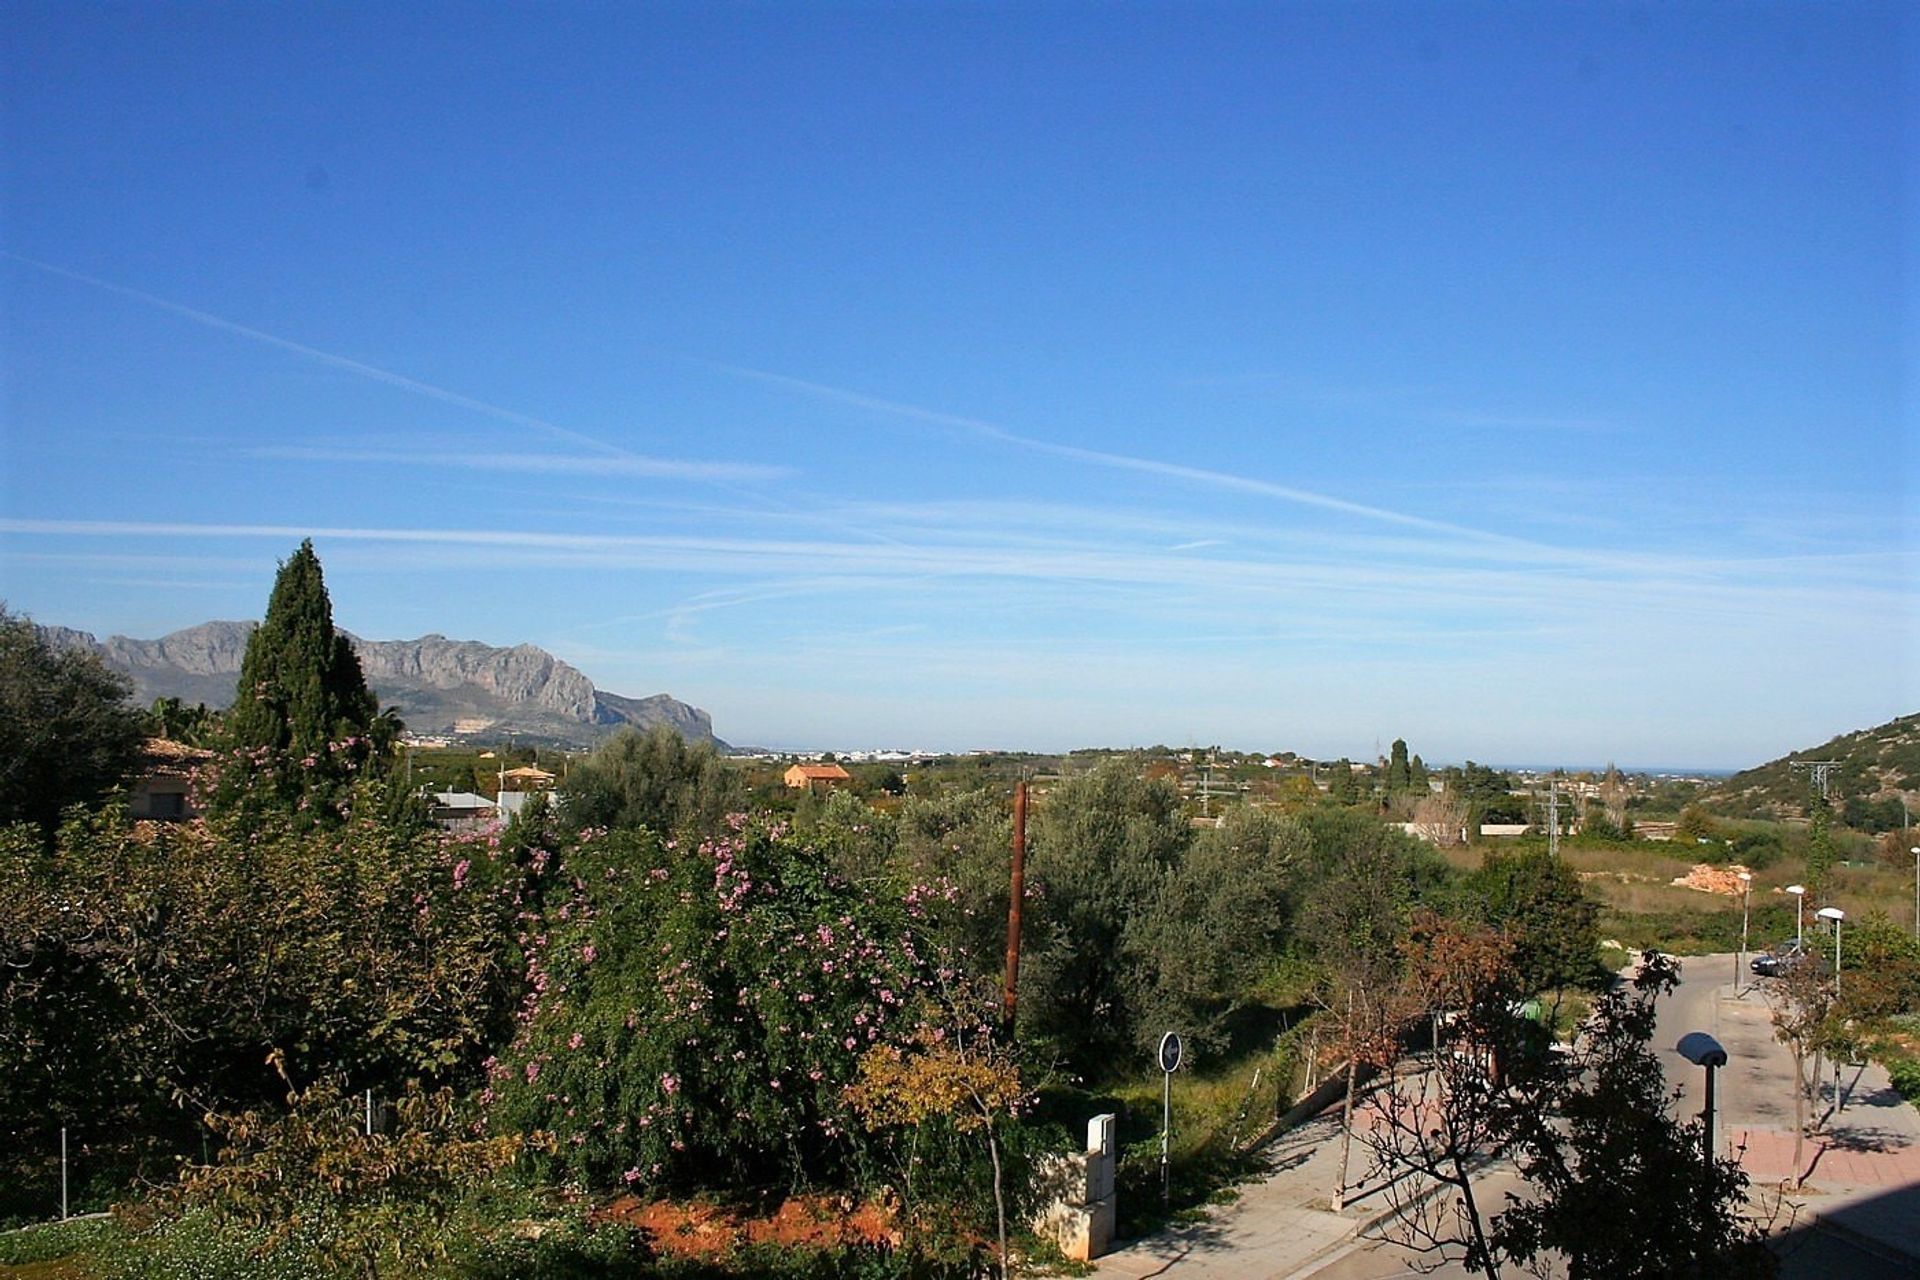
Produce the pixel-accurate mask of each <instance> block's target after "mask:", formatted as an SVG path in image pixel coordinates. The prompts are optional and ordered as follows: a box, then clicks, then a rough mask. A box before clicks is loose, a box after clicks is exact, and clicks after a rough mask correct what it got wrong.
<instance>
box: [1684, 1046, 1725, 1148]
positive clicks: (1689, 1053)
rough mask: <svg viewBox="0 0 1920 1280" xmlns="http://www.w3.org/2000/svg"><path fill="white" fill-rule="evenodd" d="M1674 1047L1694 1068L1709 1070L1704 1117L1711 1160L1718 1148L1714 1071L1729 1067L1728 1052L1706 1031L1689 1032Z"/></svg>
mask: <svg viewBox="0 0 1920 1280" xmlns="http://www.w3.org/2000/svg"><path fill="white" fill-rule="evenodd" d="M1673 1047H1674V1049H1675V1050H1677V1051H1678V1052H1679V1054H1680V1056H1681V1057H1683V1058H1685V1059H1686V1060H1687V1061H1688V1062H1691V1063H1692V1064H1693V1065H1694V1066H1696V1067H1705V1068H1706V1069H1707V1109H1706V1111H1705V1112H1704V1113H1703V1115H1704V1117H1705V1119H1706V1122H1707V1159H1709V1160H1711V1159H1713V1157H1714V1152H1715V1151H1716V1149H1717V1147H1718V1144H1717V1143H1715V1142H1714V1132H1713V1121H1714V1115H1713V1071H1714V1068H1715V1067H1724V1066H1726V1065H1727V1051H1726V1050H1725V1049H1722V1048H1721V1047H1720V1042H1719V1041H1718V1040H1715V1039H1714V1038H1713V1037H1712V1036H1710V1035H1708V1034H1707V1033H1706V1032H1704V1031H1689V1032H1687V1034H1685V1035H1683V1036H1681V1037H1680V1043H1679V1044H1677V1045H1675V1046H1673Z"/></svg>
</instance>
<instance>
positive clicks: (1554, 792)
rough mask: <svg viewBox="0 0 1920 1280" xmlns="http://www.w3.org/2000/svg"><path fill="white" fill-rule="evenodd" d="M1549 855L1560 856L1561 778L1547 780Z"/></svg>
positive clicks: (1551, 856)
mask: <svg viewBox="0 0 1920 1280" xmlns="http://www.w3.org/2000/svg"><path fill="white" fill-rule="evenodd" d="M1547 856H1548V857H1550V858H1557V857H1559V856H1560V779H1558V778H1550V779H1548V781H1547Z"/></svg>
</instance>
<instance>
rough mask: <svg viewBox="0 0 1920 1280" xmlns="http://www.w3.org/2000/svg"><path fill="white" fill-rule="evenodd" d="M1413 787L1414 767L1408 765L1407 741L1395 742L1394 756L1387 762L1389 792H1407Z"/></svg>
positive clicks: (1400, 739)
mask: <svg viewBox="0 0 1920 1280" xmlns="http://www.w3.org/2000/svg"><path fill="white" fill-rule="evenodd" d="M1412 786H1413V767H1412V766H1411V765H1409V764H1408V763H1407V740H1406V739H1405V738H1395V739H1394V740H1393V755H1392V756H1391V757H1390V758H1389V759H1388V761H1387V790H1388V791H1406V790H1408V789H1409V788H1410V787H1412Z"/></svg>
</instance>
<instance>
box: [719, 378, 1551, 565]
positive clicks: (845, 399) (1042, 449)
mask: <svg viewBox="0 0 1920 1280" xmlns="http://www.w3.org/2000/svg"><path fill="white" fill-rule="evenodd" d="M700 363H702V364H704V365H705V366H706V367H708V368H712V369H715V370H718V371H720V372H722V373H727V374H731V375H733V376H734V377H739V378H747V379H751V380H753V381H757V382H763V383H766V384H767V385H769V386H777V387H785V388H788V389H789V390H793V391H798V392H801V393H804V394H806V395H810V396H814V397H817V398H819V399H824V400H831V401H835V402H837V403H840V404H845V405H850V406H852V407H854V408H857V409H864V410H867V411H868V412H871V413H878V414H884V415H887V416H890V417H894V418H900V419H903V420H906V421H912V422H922V423H926V424H928V425H931V426H941V427H948V428H953V429H957V430H962V431H968V432H971V433H973V434H975V435H978V436H981V437H984V438H986V439H989V440H995V441H998V442H1000V443H1002V444H1009V445H1013V446H1016V447H1018V448H1022V449H1028V450H1032V451H1034V452H1037V453H1046V454H1051V455H1053V456H1054V457H1057V458H1068V459H1071V460H1073V461H1076V462H1085V463H1090V464H1092V465H1094V466H1099V467H1107V468H1110V469H1113V470H1117V471H1132V472H1138V473H1140V474H1143V475H1152V476H1159V477H1162V478H1164V479H1169V480H1178V481H1181V482H1183V483H1185V484H1189V485H1195V486H1199V487H1203V488H1211V489H1219V490H1226V491H1230V492H1234V493H1245V494H1253V495H1256V496H1259V497H1265V498H1275V499H1278V500H1280V501H1282V502H1288V503H1294V504H1296V505H1299V506H1304V507H1314V508H1318V509H1320V510H1323V511H1333V512H1338V513H1339V514H1341V515H1348V516H1356V517H1359V518H1361V519H1364V520H1372V521H1378V522H1381V523H1385V524H1396V525H1402V526H1404V527H1407V528H1413V529H1425V530H1428V531H1430V532H1433V533H1444V534H1449V535H1452V536H1455V537H1461V538H1473V539H1479V540H1482V541H1486V542H1493V543H1513V544H1525V542H1526V540H1525V539H1522V538H1512V537H1509V536H1507V535H1505V534H1499V533H1490V532H1488V531H1486V530H1483V529H1474V528H1469V527H1468V526H1466V525H1460V524H1453V523H1451V522H1449V521H1445V520H1433V519H1429V518H1427V517H1425V516H1418V515H1413V514H1410V513H1408V512H1404V511H1392V510H1389V509H1387V508H1385V507H1376V506H1371V505H1369V504H1367V503H1364V502H1354V501H1351V500H1350V499H1347V498H1340V497H1335V496H1333V495H1331V494H1325V493H1318V492H1315V491H1314V490H1311V489H1301V488H1297V487H1295V486H1292V485H1284V484H1276V483H1274V482H1273V481H1270V480H1261V479H1258V478H1256V477H1253V476H1245V475H1238V474H1235V473H1232V472H1227V471H1214V470H1210V469H1208V468H1205V467H1190V466H1186V465H1185V464H1182V463H1177V462H1165V461H1161V460H1159V459H1156V458H1141V457H1135V456H1133V455H1131V454H1122V453H1109V452H1106V451H1104V450H1100V449H1085V448H1081V447H1080V446H1078V445H1069V444H1058V443H1055V442H1054V441H1051V440H1042V439H1039V438H1037V437H1033V436H1025V435H1020V434H1019V433H1017V432H1013V431H1009V430H1007V429H1006V428H1005V427H1002V426H999V425H997V424H995V423H992V422H988V421H986V420H985V419H981V418H971V417H967V416H965V415H963V414H955V413H947V412H944V411H942V410H938V409H929V408H926V407H925V406H922V405H916V404H908V403H905V402H903V401H898V400H888V399H885V398H883V397H880V396H872V395H868V394H866V393H864V392H860V391H851V390H848V389H847V388H844V387H834V386H829V385H827V384H825V383H820V382H810V381H808V380H807V379H804V378H794V377H790V376H788V375H786V374H782V373H770V372H768V371H766V370H764V369H752V368H748V367H746V366H744V365H735V364H726V363H723V362H720V361H701V362H700Z"/></svg>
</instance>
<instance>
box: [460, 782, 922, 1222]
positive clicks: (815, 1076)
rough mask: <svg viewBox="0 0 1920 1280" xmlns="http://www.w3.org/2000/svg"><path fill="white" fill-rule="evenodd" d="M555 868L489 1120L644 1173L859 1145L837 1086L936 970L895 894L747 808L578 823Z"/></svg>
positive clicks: (587, 1159) (690, 1182)
mask: <svg viewBox="0 0 1920 1280" xmlns="http://www.w3.org/2000/svg"><path fill="white" fill-rule="evenodd" d="M547 874H550V875H555V876H558V877H560V878H561V879H562V881H563V882H564V883H565V885H566V887H567V889H568V892H565V893H561V892H556V891H555V890H554V889H551V888H550V889H549V891H548V894H547V897H546V907H545V910H544V912H543V913H540V914H537V915H536V914H535V913H532V912H528V913H525V914H524V915H523V917H522V922H521V923H522V937H521V942H522V945H523V947H524V949H525V951H526V954H527V957H528V962H527V991H528V994H527V998H526V1002H525V1004H524V1005H523V1007H522V1008H521V1010H520V1014H519V1018H520V1027H519V1031H518V1034H517V1035H516V1037H515V1038H514V1041H513V1043H512V1045H511V1046H510V1048H508V1049H507V1050H506V1051H505V1052H504V1053H502V1054H501V1055H500V1056H499V1057H498V1058H497V1059H496V1060H493V1061H491V1062H490V1063H489V1064H488V1083H487V1087H486V1089H485V1090H484V1091H483V1092H482V1095H481V1097H482V1102H483V1104H484V1105H486V1106H488V1107H489V1108H490V1111H491V1121H492V1124H493V1125H494V1127H495V1129H496V1131H500V1132H530V1131H533V1130H544V1131H547V1132H549V1133H552V1134H553V1135H554V1136H555V1138H556V1155H555V1156H554V1161H555V1164H556V1165H557V1166H558V1167H557V1168H556V1169H554V1170H553V1171H552V1172H554V1173H556V1174H558V1175H561V1176H567V1177H570V1178H572V1179H573V1180H575V1181H577V1182H580V1183H583V1184H588V1185H595V1186H620V1185H625V1186H628V1187H634V1188H636V1189H640V1190H647V1189H653V1188H661V1189H670V1188H680V1189H685V1188H692V1187H712V1186H729V1187H740V1186H743V1185H754V1184H766V1183H769V1182H775V1181H780V1180H787V1181H789V1182H794V1183H798V1182H801V1181H809V1180H813V1179H818V1178H827V1179H832V1178H834V1177H836V1176H837V1175H841V1174H844V1173H845V1172H847V1171H848V1170H849V1169H850V1168H851V1167H852V1165H853V1163H854V1162H857V1161H858V1160H859V1159H860V1158H861V1156H862V1154H863V1151H864V1143H865V1142H866V1141H867V1139H866V1138H864V1137H863V1136H862V1131H861V1127H860V1126H859V1125H858V1123H857V1122H856V1119H855V1117H854V1116H853V1115H852V1113H851V1111H850V1109H849V1106H848V1103H847V1101H846V1096H845V1091H846V1088H847V1086H848V1085H850V1084H851V1083H852V1082H853V1081H854V1080H855V1079H856V1078H857V1077H858V1073H859V1063H860V1060H861V1057H862V1055H863V1054H865V1053H866V1052H867V1051H868V1050H870V1049H872V1048H873V1047H874V1046H876V1045H880V1044H889V1043H895V1042H906V1041H908V1040H910V1039H911V1038H912V1037H913V1035H914V1034H915V1032H916V1030H917V1029H918V1026H919V1023H918V1020H917V1018H915V1017H913V1016H911V1015H909V1014H908V1013H907V1012H906V1009H907V1006H908V1004H909V1003H910V1002H912V1003H916V1004H917V1003H918V1001H917V1000H915V999H914V998H915V997H916V996H918V995H922V994H924V993H926V992H927V991H929V990H930V989H931V986H932V984H933V983H934V982H935V981H936V980H937V974H936V972H935V971H934V970H933V969H932V968H931V967H930V966H929V964H928V962H927V960H926V959H925V958H924V957H923V956H922V955H921V954H920V952H919V950H918V948H917V947H916V944H915V941H914V937H913V934H912V932H911V929H912V925H913V921H912V919H911V917H910V916H909V913H908V910H907V908H906V906H905V905H904V904H900V903H895V902H890V901H884V900H876V899H874V898H873V897H871V896H870V895H868V894H867V893H865V892H864V891H862V890H861V889H859V888H857V887H855V886H854V885H852V884H850V883H848V882H846V881H844V880H841V879H839V878H837V877H835V876H834V875H832V874H831V873H830V872H829V871H828V870H827V869H826V867H825V865H824V862H823V860H822V859H821V858H820V857H819V856H818V855H817V854H815V853H814V852H813V851H812V850H811V849H809V848H807V847H805V846H804V845H803V844H802V843H801V842H799V841H798V840H797V839H795V838H794V837H793V836H792V835H791V834H790V833H788V832H787V831H786V830H785V829H784V828H783V827H779V826H768V825H765V824H763V823H749V822H748V820H747V819H745V818H742V817H735V818H732V819H729V820H728V821H727V823H725V824H723V828H722V833H721V834H720V835H717V836H715V837H713V838H711V839H709V840H706V841H704V842H702V843H700V844H699V845H698V846H696V847H692V848H687V847H680V846H676V845H675V844H674V843H673V842H671V841H667V842H665V843H663V842H661V841H660V840H659V839H658V838H657V837H655V836H653V835H651V834H649V833H647V832H644V831H617V832H600V831H587V832H584V833H582V837H581V839H580V841H579V843H578V844H577V845H576V846H575V847H574V848H573V849H572V850H570V851H569V853H568V855H567V857H566V858H565V859H564V860H562V861H556V862H554V863H552V864H551V865H550V866H549V868H548V872H547Z"/></svg>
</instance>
